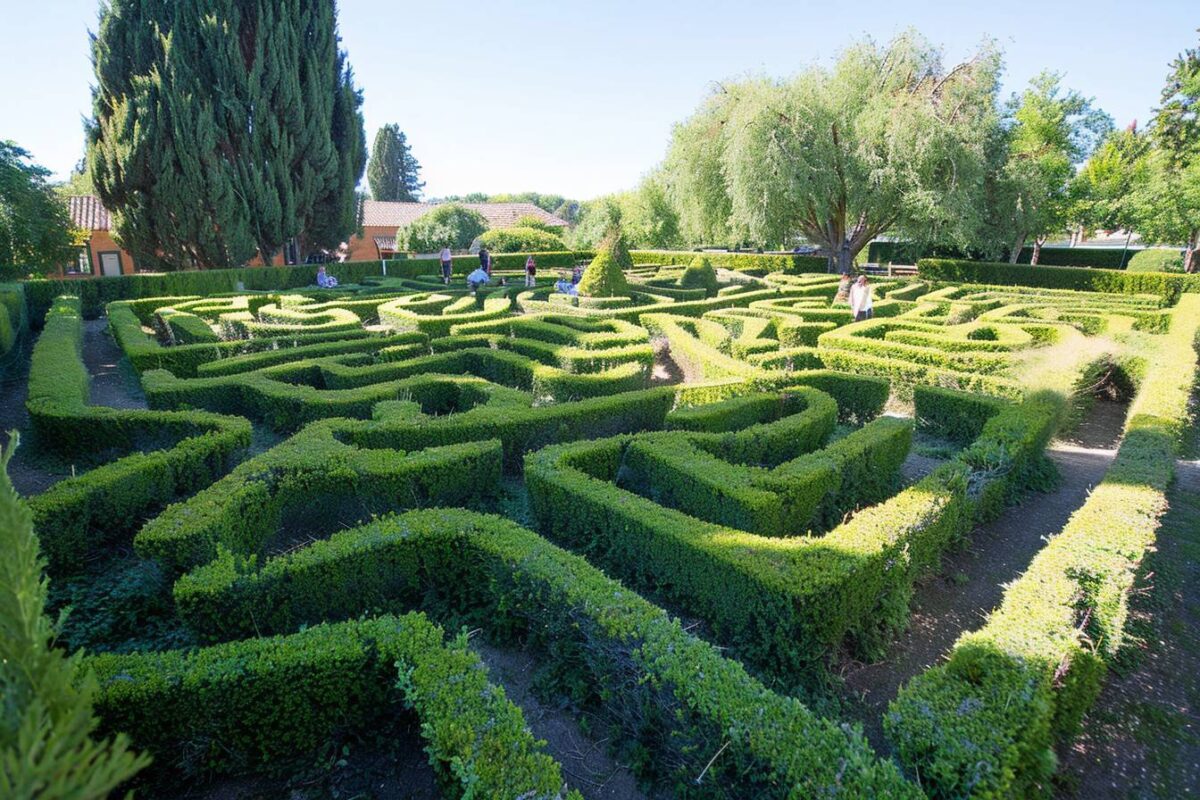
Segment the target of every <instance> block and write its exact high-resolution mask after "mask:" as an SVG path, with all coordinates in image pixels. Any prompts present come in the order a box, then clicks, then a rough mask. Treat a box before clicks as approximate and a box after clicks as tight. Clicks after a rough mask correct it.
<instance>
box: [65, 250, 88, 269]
mask: <svg viewBox="0 0 1200 800" xmlns="http://www.w3.org/2000/svg"><path fill="white" fill-rule="evenodd" d="M66 273H67V274H68V275H91V274H92V260H91V258H90V257H89V256H88V251H87V248H86V247H81V248H79V253H78V254H76V256H75V260H74V261H72V262H71V263H69V264H67V268H66Z"/></svg>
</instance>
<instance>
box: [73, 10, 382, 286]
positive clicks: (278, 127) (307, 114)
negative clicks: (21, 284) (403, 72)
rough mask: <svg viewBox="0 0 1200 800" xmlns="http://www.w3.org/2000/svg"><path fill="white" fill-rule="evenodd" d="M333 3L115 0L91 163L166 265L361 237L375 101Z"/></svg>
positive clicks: (133, 241)
mask: <svg viewBox="0 0 1200 800" xmlns="http://www.w3.org/2000/svg"><path fill="white" fill-rule="evenodd" d="M339 43H340V39H339V37H338V32H337V8H336V3H333V2H329V0H112V1H111V2H110V3H109V4H108V5H107V7H105V8H104V9H103V10H102V13H101V17H100V26H99V30H98V31H97V33H96V35H95V36H94V37H93V47H92V50H93V58H94V61H95V68H96V88H95V90H94V91H93V120H92V123H91V125H90V132H89V142H90V146H89V161H90V163H91V166H92V177H93V180H94V182H95V185H96V191H97V193H98V194H99V195H100V197H101V199H102V200H103V201H104V203H105V205H106V206H108V208H109V209H110V210H111V211H113V217H114V219H113V222H114V227H115V232H116V235H117V237H118V239H119V240H120V241H121V243H122V244H123V245H124V246H125V247H126V248H128V249H129V250H130V251H132V252H133V254H134V257H135V259H137V260H138V261H139V262H140V263H158V264H160V265H162V266H164V267H168V268H185V267H189V266H195V267H223V266H229V265H231V264H241V263H244V262H245V261H247V260H248V259H250V258H251V257H252V256H254V255H255V254H256V253H257V254H259V255H260V256H262V257H263V258H264V259H270V258H271V257H272V256H274V255H275V253H277V252H278V251H279V250H280V248H281V247H283V246H284V244H285V243H287V242H288V241H289V240H291V239H293V238H295V239H296V240H297V241H298V242H299V244H300V246H301V249H302V251H305V250H309V249H333V248H336V247H337V246H338V244H339V243H341V242H342V241H344V240H345V239H346V238H348V237H349V235H350V234H351V233H352V232H353V231H354V229H355V227H356V220H357V208H356V205H357V203H356V198H355V191H354V190H355V186H356V185H357V184H358V179H359V178H360V177H361V176H362V171H363V167H364V165H365V161H366V138H365V136H364V134H363V129H362V114H361V112H360V106H361V104H362V98H361V95H360V94H359V92H358V90H357V89H355V87H354V80H353V75H352V73H351V70H350V68H349V66H348V64H347V63H346V56H345V53H343V52H341V51H340V50H339Z"/></svg>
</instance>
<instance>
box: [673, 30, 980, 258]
mask: <svg viewBox="0 0 1200 800" xmlns="http://www.w3.org/2000/svg"><path fill="white" fill-rule="evenodd" d="M998 71H999V56H998V54H997V53H996V52H995V51H994V50H993V49H992V48H991V47H990V46H985V47H983V48H982V49H981V50H980V51H979V53H978V54H976V56H975V57H973V58H972V59H970V60H968V61H966V62H964V63H962V64H959V65H957V66H955V67H953V68H950V69H946V68H945V67H944V66H943V64H942V57H941V53H940V52H939V51H938V50H937V49H936V48H935V47H933V46H932V45H930V44H929V43H928V42H927V41H926V40H924V39H923V38H921V37H920V36H919V35H917V34H915V33H911V32H910V33H906V34H904V35H902V36H900V37H898V38H896V39H895V40H893V41H892V42H891V43H890V44H889V45H888V46H886V47H880V46H879V45H877V44H876V43H874V42H872V41H870V40H867V41H865V42H862V43H860V44H857V45H855V46H853V47H851V48H849V49H848V50H846V51H845V52H844V53H843V54H842V55H841V57H840V58H839V59H838V62H837V64H836V65H835V66H834V67H833V69H831V70H827V69H824V68H821V67H812V68H809V69H807V70H805V71H804V72H802V73H800V74H799V75H797V76H796V77H795V78H791V79H787V80H767V79H759V80H748V81H742V82H738V83H733V84H726V85H724V86H722V87H721V88H720V89H719V90H718V95H717V97H714V98H711V99H710V100H709V101H708V102H707V103H705V105H704V106H703V107H702V108H701V110H700V111H699V112H698V113H697V115H696V116H694V117H693V118H692V119H690V120H688V121H687V122H685V123H684V124H683V125H681V126H679V127H677V128H676V130H675V133H674V137H673V141H672V145H671V149H670V151H669V153H668V156H667V160H666V166H667V180H668V181H669V182H670V184H671V185H672V189H671V194H672V196H673V197H675V198H676V200H677V202H681V203H682V206H683V210H682V211H681V218H682V220H683V227H684V229H685V230H686V231H688V232H689V233H691V234H693V235H695V234H701V235H705V236H711V235H720V234H722V233H731V234H732V235H734V236H737V237H743V236H747V237H750V238H753V239H754V240H756V241H760V242H766V243H777V244H782V243H787V242H789V241H791V240H792V239H793V238H794V237H796V236H797V235H798V234H802V235H804V236H805V237H807V238H808V239H809V240H810V241H812V242H815V243H818V244H820V245H821V246H822V247H824V248H825V249H826V250H827V251H828V252H829V253H831V254H832V255H833V256H834V257H835V259H836V263H837V266H838V268H839V270H841V271H848V270H849V269H850V266H851V264H852V262H853V258H854V256H855V255H856V254H857V253H858V252H859V251H860V250H861V249H862V248H863V247H865V246H866V244H867V243H868V242H869V241H871V239H873V238H875V237H876V236H878V235H880V234H882V233H883V232H885V231H889V230H902V231H911V232H913V233H914V234H918V235H922V236H924V235H927V234H928V233H930V232H931V231H932V232H936V233H937V234H939V235H941V236H943V237H945V236H948V235H955V234H957V235H958V237H959V238H960V239H965V238H966V236H967V231H969V230H972V227H973V226H972V225H970V224H967V223H974V222H976V221H977V220H978V217H979V214H980V204H979V202H978V201H979V187H980V186H981V185H982V174H983V168H984V153H983V150H984V144H985V139H986V136H987V132H988V130H989V128H990V126H991V125H992V118H993V117H994V114H995V102H994V99H995V98H994V96H995V92H996V84H997V74H998ZM722 219H727V220H728V223H727V225H728V228H729V230H728V231H723V230H722V227H723V226H722V225H721V220H722Z"/></svg>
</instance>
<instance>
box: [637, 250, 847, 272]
mask: <svg viewBox="0 0 1200 800" xmlns="http://www.w3.org/2000/svg"><path fill="white" fill-rule="evenodd" d="M629 255H630V256H632V258H633V263H634V264H635V265H640V264H658V265H662V266H682V267H686V266H689V265H690V264H691V263H692V262H693V261H695V260H696V257H697V256H698V255H699V256H703V257H704V258H706V259H708V262H709V263H710V264H712V265H713V266H714V267H718V268H723V269H732V270H737V271H739V272H742V271H746V270H750V271H752V272H757V273H760V274H763V275H765V274H767V273H769V272H783V273H787V274H793V275H795V274H801V273H809V272H821V273H828V272H829V271H830V270H829V259H827V258H825V257H824V256H802V255H795V254H792V253H721V252H709V251H705V252H702V253H701V252H697V251H693V250H683V251H680V250H631V251H630V253H629Z"/></svg>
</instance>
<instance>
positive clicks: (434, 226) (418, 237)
mask: <svg viewBox="0 0 1200 800" xmlns="http://www.w3.org/2000/svg"><path fill="white" fill-rule="evenodd" d="M487 228H488V224H487V220H485V219H484V218H483V217H482V216H481V215H480V214H479V213H478V212H477V211H472V210H471V209H469V208H466V207H465V206H461V205H459V204H457V203H446V204H444V205H440V206H438V207H437V208H435V209H433V210H432V211H430V212H428V213H426V214H422V215H421V216H420V217H418V218H417V219H415V220H414V221H413V222H411V223H410V224H408V225H406V226H405V227H403V228H401V229H400V230H398V231H396V249H397V250H408V251H411V252H416V253H435V252H437V251H438V250H441V249H442V248H443V247H449V248H450V249H451V250H466V249H467V248H468V247H470V246H471V243H472V242H474V241H475V240H476V239H478V238H479V237H480V236H481V235H483V232H484V231H486V230H487Z"/></svg>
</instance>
